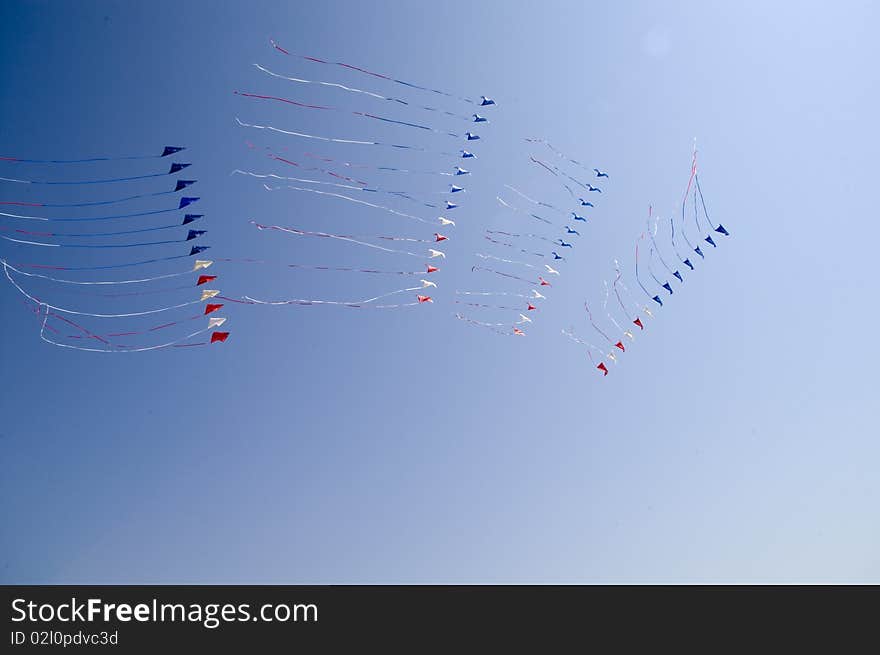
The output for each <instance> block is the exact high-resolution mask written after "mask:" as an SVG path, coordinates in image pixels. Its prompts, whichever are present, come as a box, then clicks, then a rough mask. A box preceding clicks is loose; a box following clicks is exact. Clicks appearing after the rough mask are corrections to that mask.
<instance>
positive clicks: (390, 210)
mask: <svg viewBox="0 0 880 655" xmlns="http://www.w3.org/2000/svg"><path fill="white" fill-rule="evenodd" d="M263 188H264V189H266V191H278V190H280V189H287V190H290V191H299V192H302V193H315V194H318V195H321V196H328V197H331V198H339V199H340V200H346V201H348V202H353V203H356V204H359V205H364V206H366V207H372V208H374V209H381V210H383V211H386V212H388V213H389V214H394V215H395V216H401V217H403V218H411V219H412V220H414V221H419V222H420V223H427V224H429V225H430V224H435V221H431V220H428V219H426V218H422V217H421V216H414V215H413V214H408V213H406V212H401V211H397V210H396V209H393V208H391V207H386V206H385V205H377V204H375V203H372V202H367V201H366V200H358V199H357V198H352V197H351V196H347V195H345V194H342V193H333V192H330V191H321V190H319V189H309V188H307V187H298V186H292V185H286V186H276V187H270V186H269V185H268V184H264V185H263ZM436 223H439V224H440V225H446V224H447V223H444V219H439V218H438V219H437V221H436Z"/></svg>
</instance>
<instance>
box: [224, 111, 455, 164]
mask: <svg viewBox="0 0 880 655" xmlns="http://www.w3.org/2000/svg"><path fill="white" fill-rule="evenodd" d="M235 120H236V122H237V123H238V124H239V125H240V126H241V127H250V128H253V129H256V130H266V131H268V132H276V133H278V134H285V135H287V136H296V137H300V138H302V139H313V140H316V141H326V142H328V143H342V144H349V145H361V146H383V147H386V148H397V149H398V150H415V151H418V152H426V153H427V152H433V151H432V150H431V149H429V148H424V147H422V146H416V145H412V144H403V143H390V142H385V141H366V140H363V139H339V138H335V137H328V136H320V135H317V134H307V133H305V132H296V131H294V130H285V129H283V128H280V127H275V126H274V125H257V124H255V123H245V122H244V121H242V120H241V119H239V118H237V117H236V119H235ZM436 154H439V155H443V156H444V157H455V153H451V152H438V153H436Z"/></svg>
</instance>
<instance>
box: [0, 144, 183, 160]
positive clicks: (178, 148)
mask: <svg viewBox="0 0 880 655" xmlns="http://www.w3.org/2000/svg"><path fill="white" fill-rule="evenodd" d="M181 150H186V148H184V147H182V146H165V148H164V150H162V154H161V155H132V156H128V157H89V158H87V159H23V158H21V157H0V161H8V162H15V163H18V164H85V163H92V162H107V161H109V162H113V161H129V160H134V159H161V158H162V157H167V156H168V155H173V154H175V153H178V152H180V151H181Z"/></svg>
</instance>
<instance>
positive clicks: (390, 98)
mask: <svg viewBox="0 0 880 655" xmlns="http://www.w3.org/2000/svg"><path fill="white" fill-rule="evenodd" d="M254 66H255V67H256V68H257V69H258V70H261V71H262V72H264V73H266V74H267V75H270V76H272V77H276V78H278V79H282V80H287V81H288V82H296V83H298V84H315V85H319V86H326V87H332V88H335V89H340V90H342V91H347V92H348V93H355V94H359V95H364V96H368V97H370V98H375V99H377V100H386V101H388V102H392V103H396V104H398V105H403V106H406V107H414V108H416V109H423V110H426V111H431V112H436V113H439V114H443V115H444V116H450V117H452V118H457V119H460V120H465V121H469V122H470V121H471V116H465V115H464V114H457V113H455V112H451V111H446V110H442V109H438V108H437V107H429V106H427V105H419V104H416V103H411V102H409V101H407V100H404V99H402V98H395V97H393V96H385V95H382V94H381V93H376V92H374V91H367V90H365V89H357V88H355V87H350V86H345V85H344V84H339V83H337V82H328V81H325V80H306V79H302V78H298V77H289V76H287V75H281V74H280V73H275V72H273V71H271V70H269V69H268V68H266V67H264V66H261V65H260V64H254Z"/></svg>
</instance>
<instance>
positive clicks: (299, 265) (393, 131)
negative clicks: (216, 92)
mask: <svg viewBox="0 0 880 655" xmlns="http://www.w3.org/2000/svg"><path fill="white" fill-rule="evenodd" d="M272 46H273V48H274V49H275V50H276V51H278V52H280V53H282V54H284V55H287V56H290V57H297V58H301V59H303V60H305V61H309V62H313V63H317V64H324V65H327V66H333V67H341V68H344V69H348V70H352V71H355V72H360V73H362V74H365V75H369V76H371V77H374V78H376V79H383V80H386V81H389V82H392V83H396V84H399V85H402V86H405V87H407V89H409V90H410V91H417V90H426V91H434V92H437V93H443V94H444V95H447V94H446V93H445V92H440V91H438V90H432V89H429V88H428V87H424V86H421V85H415V84H412V83H409V82H404V81H402V80H399V79H396V78H392V77H390V76H387V75H384V74H380V73H374V72H373V71H369V70H367V69H365V68H363V67H360V66H352V65H350V64H346V63H344V62H337V61H326V60H323V59H317V58H314V57H309V56H305V55H293V54H291V53H290V52H289V51H288V50H286V49H284V48H282V47H280V46H279V45H277V44H276V43H275V42H274V41H273V42H272ZM255 68H256V69H257V70H258V71H259V72H260V73H262V74H263V75H265V76H268V77H270V78H273V79H275V80H278V81H283V82H290V83H292V84H295V85H299V88H300V90H301V91H302V92H303V93H302V94H300V93H295V94H290V93H287V92H285V91H280V92H279V91H275V90H265V91H264V90H262V89H254V90H250V89H249V90H240V91H235V93H236V94H237V95H239V96H242V97H243V98H247V99H248V100H249V101H252V103H253V106H254V107H257V106H258V105H259V104H261V103H263V104H275V105H289V106H291V107H295V108H297V109H302V110H306V111H307V112H314V113H317V112H323V113H324V114H325V115H326V116H327V117H328V119H330V120H333V118H334V116H335V117H339V118H343V117H344V116H351V115H353V116H357V117H358V118H362V119H364V120H370V121H372V122H374V123H375V122H381V123H384V124H385V127H384V128H383V132H382V134H383V135H384V134H389V135H391V136H387V137H386V136H383V137H381V140H380V138H379V137H377V138H364V137H357V138H351V139H349V138H338V137H337V136H336V135H337V134H341V133H342V132H341V128H334V127H333V126H327V127H326V128H323V127H322V129H321V131H320V132H321V133H320V134H319V133H313V132H311V131H309V132H306V131H300V130H294V129H283V128H281V127H276V126H274V125H270V124H268V123H266V122H265V121H263V122H261V123H257V122H256V121H254V122H247V123H246V122H244V121H242V120H241V119H236V121H237V123H238V124H239V125H240V126H242V127H248V128H252V129H254V130H260V131H262V132H263V134H264V135H266V136H269V137H271V136H273V135H286V136H294V137H298V138H302V139H310V140H316V141H322V142H325V143H327V144H333V145H332V148H333V150H332V152H333V154H332V156H325V155H322V154H316V153H312V152H305V153H303V154H302V155H288V154H286V151H287V148H280V149H278V148H275V147H273V146H272V145H271V144H270V145H269V146H263V145H262V144H261V145H260V147H259V149H260V150H262V149H265V151H267V156H268V157H269V158H271V159H272V160H273V161H275V162H277V163H279V164H284V165H285V166H290V167H293V168H296V169H297V172H296V173H294V175H295V177H294V176H287V175H281V174H279V173H278V172H274V171H266V172H263V171H259V170H246V167H241V168H237V169H236V170H235V171H233V175H241V176H247V177H252V178H256V179H261V180H263V182H262V187H263V188H264V189H265V190H267V191H278V190H290V191H295V192H298V193H300V194H302V193H308V194H313V195H316V196H319V197H322V198H325V199H334V200H338V201H343V202H346V203H349V205H350V207H349V209H350V210H351V214H352V215H354V217H355V218H361V217H363V218H365V219H368V220H370V219H371V218H372V217H371V215H370V214H371V210H379V211H381V212H385V213H389V214H392V215H394V216H398V217H401V218H406V219H408V220H410V221H414V222H417V223H421V224H424V225H427V226H431V230H430V232H428V233H425V234H418V233H413V234H409V233H400V234H397V233H395V231H394V230H393V229H391V230H389V229H388V228H384V229H382V230H381V231H380V230H378V229H377V230H376V231H377V232H380V234H370V230H369V229H364V228H361V229H359V230H357V232H358V234H352V233H350V232H353V231H354V230H350V229H348V228H347V229H345V230H342V229H334V228H332V227H330V226H329V225H327V224H325V225H322V227H321V228H320V231H317V230H304V229H300V228H299V227H292V226H291V227H286V226H282V225H269V224H265V223H258V222H256V221H251V223H252V224H253V225H254V226H255V227H257V228H258V229H260V230H273V231H278V232H284V233H287V234H291V235H294V236H299V237H308V238H314V239H324V240H325V241H326V242H344V243H350V244H352V245H357V246H360V247H361V253H362V256H364V255H366V251H364V250H363V249H364V248H369V249H371V250H373V251H374V254H375V255H376V256H381V255H382V254H388V255H400V256H404V257H411V258H418V259H420V260H422V262H423V263H424V265H425V269H424V270H423V271H419V270H413V269H417V267H416V266H411V267H410V266H404V267H401V268H400V269H397V267H386V266H381V265H372V263H370V264H369V265H366V266H365V265H362V264H354V263H351V262H349V261H340V262H338V263H337V262H332V261H327V260H325V261H321V262H315V263H312V262H307V261H303V262H300V261H294V262H291V263H290V264H288V265H287V267H288V268H290V269H294V270H301V271H324V272H336V271H338V272H347V273H367V274H373V275H382V274H392V275H407V276H410V275H422V276H426V275H429V274H431V273H434V272H436V271H438V270H439V267H437V266H432V263H433V262H434V261H437V260H440V259H444V260H445V259H446V257H447V250H446V246H448V245H450V243H451V244H453V245H454V239H452V233H451V231H452V228H454V227H455V225H456V221H455V220H451V219H450V218H447V216H450V215H451V214H450V213H449V212H452V211H453V210H455V213H456V217H457V216H458V215H461V214H462V213H465V214H466V213H467V210H466V209H465V210H464V211H463V209H462V208H463V207H465V206H466V205H468V204H469V203H468V198H469V196H470V194H469V193H467V191H468V190H469V188H470V185H469V184H464V182H463V181H464V180H468V181H469V180H470V179H471V176H472V173H471V171H470V170H468V169H469V168H470V166H469V165H467V164H466V163H465V162H464V161H461V162H456V161H455V160H465V159H475V160H476V159H477V152H476V151H475V150H473V151H472V150H469V149H465V148H462V149H460V150H457V151H455V150H453V151H452V152H446V151H443V150H442V149H438V148H436V147H434V146H433V145H431V144H432V141H431V140H432V139H434V135H438V136H440V137H451V138H455V139H461V140H462V141H467V142H468V146H470V145H471V142H472V141H473V142H476V143H475V145H479V144H481V143H482V141H480V138H481V135H480V134H477V133H476V127H473V128H471V129H472V130H473V131H470V130H468V131H466V132H464V133H463V134H461V133H459V130H457V129H454V128H455V126H453V125H451V124H449V125H445V124H444V123H449V121H447V120H446V119H447V118H454V119H456V121H459V123H458V124H459V125H460V121H467V122H469V123H473V124H474V125H476V124H481V123H488V122H489V121H488V115H481V114H480V113H478V112H480V111H483V109H482V108H486V107H492V106H494V105H495V104H496V103H495V101H494V100H493V99H491V98H488V97H486V96H481V97H480V98H481V99H480V101H479V102H478V103H473V102H471V101H468V103H469V104H472V105H477V106H478V107H480V108H481V109H478V110H477V111H475V112H473V113H471V115H470V116H466V115H465V114H464V112H458V111H455V110H454V108H452V107H450V108H444V107H433V106H429V105H427V104H425V103H424V102H420V101H417V100H411V99H410V98H409V97H408V96H406V97H404V96H402V94H401V95H398V96H392V95H390V94H389V93H386V92H380V91H378V90H376V89H375V88H373V87H379V85H378V84H371V85H370V87H369V88H364V87H362V86H353V85H352V84H349V83H348V82H347V81H346V80H345V79H342V80H335V79H327V78H325V77H323V76H322V77H320V78H319V77H315V76H312V75H306V76H300V75H299V74H298V73H297V74H296V76H294V75H289V74H286V73H281V72H278V71H277V69H276V70H273V69H272V68H274V67H268V66H264V65H260V64H256V65H255ZM319 87H324V88H326V89H327V90H333V91H336V92H340V93H345V94H349V99H354V100H355V101H356V102H358V99H359V100H362V101H363V102H362V103H360V104H356V105H355V106H353V107H350V108H349V107H348V106H346V105H345V104H342V103H341V102H334V101H331V100H324V99H323V98H320V99H319V98H318V97H317V96H315V97H308V95H307V93H306V91H307V90H308V89H309V88H312V89H315V90H317V89H318V88H319ZM379 88H381V87H379ZM413 95H414V96H417V95H418V94H417V93H414V94H413ZM352 96H356V98H352ZM449 97H451V98H454V96H452V95H451V94H449ZM373 101H380V102H381V103H383V104H384V106H385V107H386V108H387V107H392V106H393V107H396V108H397V109H398V110H399V112H394V113H391V112H390V111H387V110H386V111H381V110H378V109H373V108H372V107H370V106H369V104H370V103H371V102H373ZM373 105H374V106H375V103H373ZM475 108H476V107H475ZM487 111H488V110H487ZM403 112H407V113H405V114H404V113H403ZM415 112H431V113H432V114H433V115H434V117H435V118H436V119H437V120H436V121H435V120H431V119H428V118H427V114H425V113H415ZM304 113H305V112H304ZM480 127H482V125H481V126H480ZM325 130H326V131H325ZM398 133H399V134H400V135H401V136H398ZM418 133H421V134H422V135H423V137H422V138H421V139H419V138H418V137H417V134H418ZM247 145H248V147H249V148H250V149H251V150H258V147H257V146H255V145H254V144H252V143H250V142H248V143H247ZM364 145H372V146H381V147H386V148H393V149H398V150H406V151H409V152H410V153H411V154H410V155H407V156H408V157H409V156H411V157H413V158H420V159H419V161H418V163H412V164H410V163H406V164H398V163H397V162H388V164H395V165H385V162H382V161H370V160H367V161H366V162H364V163H355V162H356V161H357V160H356V159H354V158H349V153H350V152H352V151H354V150H355V149H358V148H359V147H360V146H364ZM330 147H331V146H329V145H328V148H330ZM282 151H285V152H282ZM377 152H378V151H377ZM305 158H307V159H309V160H312V161H311V162H309V163H305V162H306V159H305ZM458 164H461V165H458ZM465 166H467V167H465ZM306 171H310V172H314V173H313V174H311V175H306ZM365 171H372V172H374V173H376V174H377V175H376V176H375V177H379V175H378V174H383V173H388V174H394V175H396V176H397V180H404V181H405V182H406V183H405V184H400V183H399V182H397V183H394V184H393V185H392V183H390V182H386V181H385V180H387V179H391V178H387V177H385V176H382V177H381V178H380V179H381V180H382V181H381V182H378V181H377V182H373V181H367V180H368V179H369V177H367V173H366V172H365ZM288 172H292V171H289V169H288ZM315 173H320V175H318V174H315ZM404 175H412V176H416V175H429V176H435V175H436V176H443V177H446V178H454V183H453V180H451V179H450V180H448V182H450V184H448V186H447V187H446V189H445V190H441V189H437V188H436V187H435V188H434V189H432V188H431V186H430V185H428V184H421V185H420V186H419V188H418V190H416V187H415V185H416V183H418V182H420V181H419V180H417V179H416V178H415V177H412V178H407V177H402V176H404ZM324 176H330V177H331V178H333V179H332V180H330V179H326V178H325V177H324ZM362 178H363V179H362ZM273 181H276V182H278V183H279V184H273V183H272V182H273ZM410 182H412V183H413V186H412V187H410V184H409V183H410ZM426 182H430V179H427V180H426ZM425 186H427V189H425V188H424V187H425ZM466 187H468V188H466ZM380 195H381V200H380V201H379V202H371V201H370V200H372V199H375V198H377V196H380ZM370 196H372V198H370ZM437 196H441V197H440V198H437ZM442 196H446V197H445V198H444V197H442ZM368 198H369V200H368ZM403 201H408V202H412V203H416V204H419V205H421V206H422V207H427V208H429V209H431V210H433V211H432V212H430V213H426V212H424V211H422V212H421V213H416V212H418V210H411V211H404V210H403V209H409V208H401V206H400V203H401V202H403ZM441 213H442V214H445V215H440V216H438V214H441ZM348 214H349V212H346V214H345V215H344V216H345V217H348ZM425 214H427V215H425ZM431 214H433V216H432V215H431ZM328 218H330V216H328ZM379 218H380V219H381V217H379ZM371 222H372V221H371ZM377 223H378V221H377ZM444 241H445V242H449V243H446V244H443V245H442V246H441V245H439V244H441V243H442V242H444ZM413 244H424V246H425V247H424V249H422V248H417V247H414V245H413ZM322 252H323V251H322ZM326 256H327V255H326V253H324V254H322V257H326ZM239 261H247V262H249V263H255V262H261V263H262V262H263V260H262V259H260V258H252V259H248V260H239ZM419 281H420V282H421V283H422V286H421V287H416V286H415V285H412V286H406V287H404V288H401V289H394V290H391V291H384V292H382V293H375V294H373V295H372V296H371V297H369V298H364V299H359V300H343V299H335V298H324V297H322V296H323V295H324V294H322V293H315V294H314V297H311V298H310V297H308V296H306V297H301V296H303V295H305V294H298V295H297V297H293V298H281V299H264V298H263V297H262V295H260V296H258V295H257V294H254V293H251V294H248V295H242V296H240V297H235V298H232V297H231V296H230V294H227V295H225V296H221V297H220V299H225V300H228V301H229V302H233V303H239V304H243V305H264V306H285V305H299V306H316V305H328V306H337V307H346V308H365V309H379V308H381V309H393V308H398V307H411V306H418V305H422V304H432V303H434V302H435V298H434V297H433V296H432V295H427V294H428V292H427V291H426V289H428V288H430V287H436V286H438V285H437V283H435V282H433V281H430V280H429V279H425V277H422V278H421V279H419ZM406 294H410V295H411V296H413V297H414V298H413V299H411V300H412V301H411V302H394V301H390V302H389V301H388V299H389V298H394V299H395V300H396V299H397V297H398V296H403V295H406ZM309 295H311V294H309ZM346 295H348V294H346ZM352 295H353V294H352ZM358 295H360V293H359V294H358ZM349 297H351V296H349Z"/></svg>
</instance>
